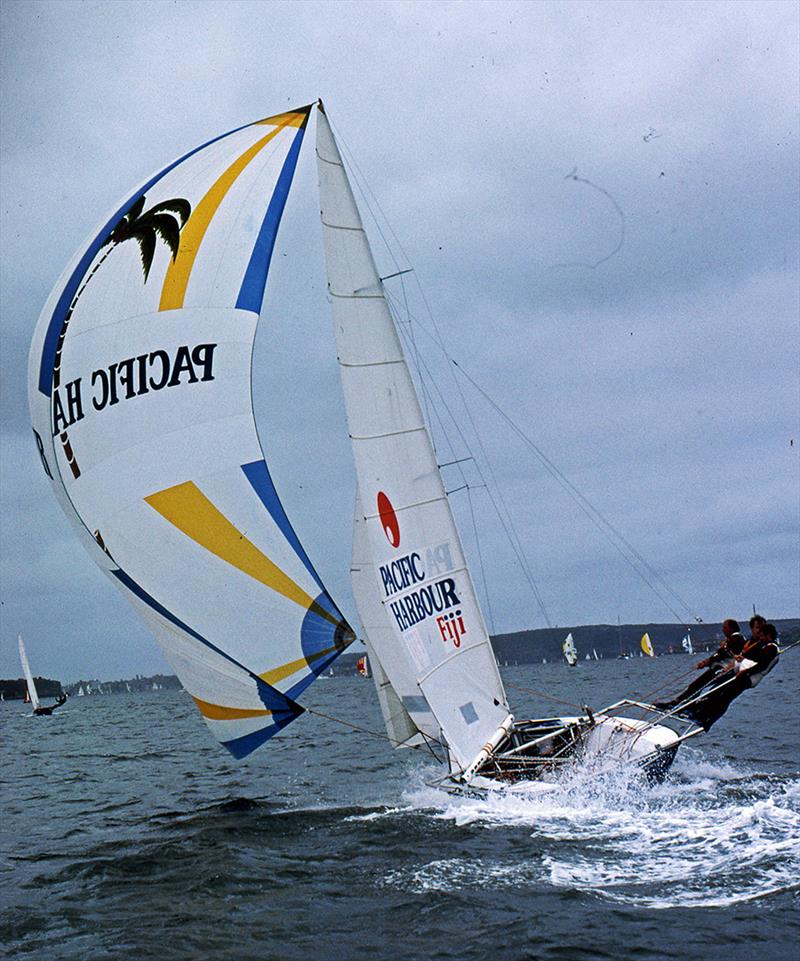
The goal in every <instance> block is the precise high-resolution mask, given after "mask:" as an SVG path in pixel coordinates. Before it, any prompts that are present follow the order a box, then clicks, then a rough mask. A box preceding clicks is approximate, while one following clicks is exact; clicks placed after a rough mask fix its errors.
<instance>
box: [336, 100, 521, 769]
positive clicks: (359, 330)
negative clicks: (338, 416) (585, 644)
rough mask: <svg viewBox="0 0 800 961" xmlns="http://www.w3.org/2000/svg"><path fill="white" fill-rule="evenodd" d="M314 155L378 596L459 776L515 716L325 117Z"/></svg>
mask: <svg viewBox="0 0 800 961" xmlns="http://www.w3.org/2000/svg"><path fill="white" fill-rule="evenodd" d="M317 157H318V169H319V179H320V206H321V213H322V224H323V239H324V245H325V259H326V263H327V268H328V289H329V293H330V299H331V304H332V312H333V321H334V329H335V332H336V342H337V348H338V356H339V363H340V371H341V376H342V387H343V391H344V399H345V407H346V411H347V421H348V426H349V430H350V436H351V442H352V447H353V455H354V458H355V464H356V474H357V477H358V485H359V490H360V494H361V498H362V504H363V509H364V516H365V520H366V524H367V528H368V532H369V541H370V545H371V549H372V556H373V561H374V564H375V567H376V572H377V575H378V576H377V577H376V578H375V590H376V591H378V592H379V597H381V600H382V601H383V603H384V608H385V610H386V614H387V619H389V621H390V623H391V624H392V629H393V631H394V633H395V637H396V639H397V641H398V642H400V643H402V644H403V646H404V647H405V650H406V652H407V654H408V656H409V658H410V660H411V662H412V664H413V665H414V673H415V677H416V680H417V683H418V685H419V688H420V690H421V691H422V694H423V695H424V697H425V700H426V701H427V703H428V704H429V705H430V707H431V709H432V711H433V713H434V715H435V716H436V720H437V721H438V723H439V726H440V727H441V729H442V732H443V734H444V736H445V739H446V741H447V744H448V746H449V748H450V751H451V755H452V758H453V760H454V763H455V764H456V765H458V766H459V767H461V768H462V769H463V768H466V767H467V766H468V765H469V764H470V763H471V762H472V760H473V759H474V758H475V757H476V756H477V754H478V752H479V751H480V750H481V748H482V747H483V745H484V744H485V743H486V742H487V740H488V739H489V738H490V737H491V736H492V735H493V734H494V733H495V732H496V731H497V729H498V728H499V727H500V725H501V724H502V723H503V722H504V721H505V720H506V718H507V717H508V713H509V712H508V705H507V702H506V697H505V692H504V690H503V685H502V681H501V680H500V674H499V671H498V669H497V662H496V661H495V658H494V654H493V652H492V648H491V644H490V643H489V638H488V635H487V632H486V628H485V626H484V623H483V617H482V615H481V612H480V609H479V606H478V602H477V598H476V596H475V591H474V588H473V585H472V581H471V578H470V575H469V572H468V570H467V566H466V562H465V559H464V554H463V550H462V547H461V543H460V539H459V536H458V532H457V530H456V527H455V524H454V522H453V517H452V513H451V511H450V506H449V504H448V502H447V496H446V494H445V491H444V487H443V485H442V481H441V477H440V476H439V469H438V465H437V463H436V457H435V455H434V452H433V447H432V445H431V442H430V438H429V436H428V433H427V429H426V427H425V423H424V420H423V417H422V411H421V409H420V405H419V401H418V399H417V395H416V391H415V389H414V385H413V382H412V379H411V376H410V374H409V371H408V368H407V366H406V362H405V359H404V357H403V351H402V348H401V345H400V340H399V337H398V334H397V330H396V329H395V326H394V322H393V320H392V317H391V314H390V312H389V309H388V306H387V304H386V301H385V299H384V296H383V288H382V284H381V281H380V278H379V276H378V273H377V270H376V268H375V264H374V261H373V258H372V253H371V251H370V248H369V244H368V241H367V238H366V234H365V233H364V230H363V226H362V223H361V218H360V216H359V213H358V209H357V206H356V203H355V200H354V198H353V194H352V191H351V189H350V184H349V182H348V179H347V175H346V173H345V170H344V166H343V164H342V160H341V156H340V154H339V150H338V148H337V146H336V143H335V140H334V138H333V134H332V132H331V129H330V126H329V124H328V122H327V118H326V117H325V115H324V113H323V112H322V111H318V114H317ZM393 565H394V566H393ZM392 575H393V576H392ZM377 653H378V657H379V659H380V660H381V661H382V663H383V665H384V669H385V670H386V671H387V673H389V676H390V679H391V680H392V682H393V683H394V678H393V677H392V675H391V668H390V666H389V665H388V664H387V663H386V662H385V660H384V657H383V653H382V651H381V650H378V652H377Z"/></svg>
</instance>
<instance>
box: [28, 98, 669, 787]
mask: <svg viewBox="0 0 800 961" xmlns="http://www.w3.org/2000/svg"><path fill="white" fill-rule="evenodd" d="M311 110H312V108H311V107H310V106H309V107H302V108H299V109H295V110H289V111H286V112H284V113H281V114H279V115H276V116H271V117H267V118H266V119H261V120H258V121H256V122H255V123H253V124H249V125H245V126H243V127H239V128H237V129H236V130H233V131H231V132H230V133H228V134H223V135H221V136H219V137H216V138H215V139H214V140H212V141H209V142H208V143H207V144H204V145H202V146H200V147H197V148H196V149H193V150H190V151H188V152H186V153H185V154H184V155H183V156H182V157H181V158H180V159H178V160H176V161H175V162H174V163H171V164H169V165H167V166H165V167H164V168H163V169H162V170H161V172H160V173H158V174H156V175H155V176H154V177H152V178H151V179H150V180H149V181H147V182H146V183H145V184H144V185H142V186H139V187H137V188H136V189H134V190H133V191H132V192H131V193H130V194H128V195H127V197H126V198H125V199H124V200H123V201H122V202H121V204H120V205H119V206H118V207H116V208H115V209H114V210H113V211H112V212H111V213H110V214H109V215H108V216H107V217H106V219H105V220H104V222H103V224H104V225H103V226H102V228H101V229H100V230H99V231H98V232H97V234H96V235H95V236H94V238H93V239H92V240H90V242H89V243H88V245H87V246H85V247H84V248H82V249H81V250H79V252H78V253H77V255H76V256H75V258H74V259H73V261H72V262H71V263H70V265H69V266H68V268H67V270H66V271H65V273H64V274H63V276H62V278H61V279H60V281H59V282H58V284H57V286H56V288H55V289H54V291H53V293H52V294H51V297H50V299H49V300H48V302H47V303H46V305H45V308H44V310H43V312H42V314H41V317H40V320H39V323H38V325H37V328H36V332H35V334H34V338H33V343H32V346H31V353H30V362H29V385H30V387H29V397H30V405H31V413H32V422H33V428H34V434H35V439H36V443H37V447H38V451H39V456H40V459H41V462H42V467H43V470H44V472H45V473H46V475H47V476H48V477H49V478H50V479H51V481H52V482H53V485H54V487H55V490H56V494H57V497H58V500H59V502H60V503H61V505H62V507H63V508H64V509H65V511H66V512H67V513H68V515H70V516H71V517H72V519H73V520H74V521H76V524H75V527H76V529H77V530H78V532H79V536H81V537H82V539H83V542H84V544H85V545H86V547H87V549H88V550H89V552H90V553H91V554H92V557H93V559H94V560H95V562H96V563H97V564H98V565H99V566H100V568H101V569H102V570H103V571H104V572H105V573H106V574H107V575H108V577H109V578H110V579H111V581H112V582H113V583H114V584H115V586H116V587H117V588H119V590H120V591H121V592H122V593H123V595H125V596H126V597H127V598H128V599H129V600H130V601H131V602H132V603H133V604H134V606H135V607H136V610H137V611H138V612H139V613H140V614H141V615H142V617H143V619H144V620H145V622H146V623H147V625H148V626H149V627H150V629H151V630H152V631H153V633H154V635H155V637H156V639H157V640H158V642H159V643H160V644H161V646H162V647H163V649H164V651H165V653H166V656H167V658H168V659H169V660H170V662H171V663H172V666H173V668H174V670H175V673H176V674H177V675H178V677H179V678H180V680H181V683H182V684H183V686H184V688H185V689H186V690H187V691H188V692H189V693H190V694H191V696H192V699H193V700H194V703H195V705H196V706H197V708H198V710H199V711H200V713H201V715H202V716H203V719H204V720H205V722H206V723H207V725H208V727H209V728H210V730H211V731H212V733H213V734H214V736H215V737H217V738H218V739H219V740H220V742H221V743H222V744H224V745H225V747H226V748H227V749H228V750H229V751H230V752H231V753H232V754H233V755H234V756H236V757H244V756H246V755H248V754H250V753H251V752H252V751H253V750H255V749H256V748H258V747H259V746H260V745H262V744H264V743H265V742H266V741H268V740H269V739H270V738H271V737H273V736H274V735H275V734H277V733H278V732H279V731H281V730H282V729H283V728H284V727H286V726H287V725H288V724H289V723H291V722H292V721H294V720H295V718H297V717H299V716H300V715H301V714H302V713H304V710H305V709H304V708H303V707H302V706H301V705H300V703H299V702H298V699H299V698H300V697H301V696H302V695H303V693H304V691H305V690H306V689H307V688H308V686H309V685H310V684H311V683H313V681H314V680H315V679H316V678H317V677H318V676H319V675H321V674H322V673H324V672H325V671H326V670H327V669H328V668H329V667H330V665H331V663H332V662H333V661H334V659H335V658H336V657H338V656H339V655H340V654H341V652H342V651H344V650H345V649H346V648H347V647H348V646H349V645H350V644H351V643H352V642H353V640H354V639H355V634H354V632H353V630H352V628H351V627H350V625H349V623H348V621H347V619H346V618H345V616H344V615H343V614H342V612H341V611H340V610H339V608H338V606H337V605H336V603H335V602H334V600H333V598H332V597H331V595H330V593H329V592H328V591H327V589H326V588H325V586H324V585H323V582H322V580H321V579H320V576H319V574H318V573H317V571H316V569H315V567H314V565H313V564H312V561H311V559H310V558H309V556H308V554H307V553H306V550H305V548H304V547H303V545H302V544H301V543H300V540H299V538H298V536H297V533H296V532H295V529H294V527H293V525H292V522H291V520H290V518H289V517H288V515H287V513H286V509H285V508H284V505H283V503H282V501H281V497H280V492H279V491H278V489H277V487H276V485H275V481H274V478H273V476H272V470H271V468H270V463H269V462H268V460H267V458H266V457H265V454H264V452H263V451H262V449H261V446H260V443H259V439H258V433H257V430H256V424H255V419H254V418H255V415H254V411H253V403H252V393H253V392H252V370H251V359H252V351H253V342H254V338H255V334H256V326H257V323H258V319H259V314H260V313H261V310H262V301H263V297H264V291H265V286H266V284H267V279H268V274H269V269H270V261H271V257H272V251H273V246H274V243H275V239H276V234H277V230H278V226H279V223H280V220H281V217H282V214H283V209H284V205H285V203H286V198H287V195H288V191H289V188H290V185H291V182H292V179H293V176H294V172H295V166H296V163H297V157H298V154H299V151H300V148H301V144H302V142H303V138H304V134H305V130H306V126H307V124H308V121H309V118H310V114H311ZM316 113H317V145H316V152H317V159H318V177H319V200H320V203H319V208H320V210H321V218H322V231H323V241H324V250H325V260H326V265H327V285H328V293H329V300H330V302H331V309H332V313H333V319H334V328H335V332H336V346H335V348H334V345H333V344H332V343H331V344H330V345H329V356H330V359H331V362H333V359H334V357H337V358H338V361H339V365H340V375H341V382H342V390H343V396H344V401H345V410H346V415H347V423H348V428H347V432H346V433H347V434H349V440H350V444H351V448H352V452H353V456H354V460H355V468H356V470H355V473H356V478H357V492H356V504H355V510H354V516H353V557H352V564H351V580H352V586H353V595H354V598H355V603H356V608H357V610H358V614H359V617H360V619H361V621H362V625H363V627H364V636H365V643H366V646H367V651H368V655H369V661H370V663H371V665H372V670H373V675H374V680H375V685H376V690H377V695H378V700H379V703H380V706H381V710H382V713H383V715H384V720H385V723H386V729H387V733H388V737H389V739H390V740H391V741H392V742H393V743H394V744H395V746H398V747H402V746H409V745H415V744H419V743H423V742H424V743H427V744H428V745H429V746H430V747H431V750H432V751H434V752H435V751H438V752H439V753H440V754H441V755H442V757H443V760H444V761H446V763H447V770H448V773H447V774H446V775H445V779H446V780H447V782H448V783H449V785H450V786H451V787H458V786H463V785H469V786H470V787H472V786H474V785H476V784H477V783H478V782H481V783H482V786H483V787H486V786H487V785H488V786H489V787H492V788H498V789H500V788H502V787H504V786H505V785H507V784H508V782H510V781H514V780H530V779H534V778H538V777H541V776H543V775H552V773H553V771H554V770H557V769H558V766H559V764H560V763H562V762H563V761H566V760H568V759H576V758H578V759H591V758H593V757H597V756H598V755H603V756H605V757H608V758H611V759H613V760H614V762H615V763H629V764H635V765H638V766H640V767H643V768H645V769H647V770H650V771H652V772H656V773H663V772H664V771H665V770H666V769H667V768H668V767H669V764H670V763H671V761H672V758H673V756H674V754H675V751H676V750H677V746H678V744H679V743H680V741H681V737H680V736H679V735H678V733H677V732H676V731H675V730H672V729H671V728H669V727H668V726H665V725H662V724H660V723H655V722H653V721H643V720H632V719H630V718H625V719H624V723H621V721H620V718H621V716H622V715H621V712H622V711H623V710H630V709H633V710H635V711H636V712H639V711H640V710H641V709H642V705H641V704H634V702H630V701H618V702H617V703H615V704H613V705H610V706H609V707H608V708H605V709H604V712H601V711H597V712H594V714H592V713H591V712H587V713H586V715H585V716H579V717H563V718H556V719H553V718H534V719H529V720H520V719H517V718H515V716H514V715H513V714H512V713H511V708H510V706H509V702H508V698H507V695H506V691H505V688H504V685H503V681H502V678H501V676H500V672H499V668H498V665H497V661H496V659H495V656H494V653H493V649H492V646H491V643H490V640H489V635H488V631H487V629H486V624H485V622H484V619H483V615H482V613H481V610H480V606H479V603H478V598H477V595H476V592H475V588H474V585H473V580H472V576H471V574H470V571H469V567H468V565H467V561H466V558H465V555H464V551H463V548H462V545H461V540H460V537H459V533H458V530H457V528H456V524H455V520H454V517H453V515H452V511H451V507H450V503H449V500H448V495H447V491H446V488H445V486H444V484H443V481H442V477H441V474H440V471H439V464H438V461H437V457H436V453H435V451H434V448H433V445H432V443H431V439H430V435H429V433H428V429H427V426H426V423H425V418H424V416H423V413H422V408H421V405H420V403H419V398H418V396H417V393H416V388H415V386H414V382H413V378H412V377H411V374H410V372H409V369H408V365H407V362H406V359H405V356H404V351H403V347H402V342H401V336H400V333H399V331H398V328H397V325H396V323H395V320H394V318H393V316H392V312H391V309H390V306H389V303H388V300H387V297H386V292H385V288H384V278H382V277H381V276H380V274H379V272H378V270H377V268H376V265H375V262H374V259H373V255H372V251H371V249H370V246H369V242H368V239H367V236H366V233H365V231H364V229H363V225H362V221H361V216H360V214H359V211H358V208H357V205H356V202H355V198H354V196H353V193H352V189H351V186H350V182H349V179H348V174H347V171H346V169H345V166H344V163H343V161H342V157H341V155H340V152H339V148H338V146H337V143H336V138H335V136H334V134H333V131H332V129H331V127H330V125H329V123H328V120H327V117H326V114H325V110H324V108H323V107H322V104H321V103H319V104H318V110H317V111H316ZM265 148H268V149H265ZM387 279H388V278H387ZM269 309H270V310H272V311H273V312H275V311H276V310H277V309H279V308H276V306H275V305H271V306H270V308H269ZM302 362H303V363H305V360H303V361H302ZM81 385H82V386H81ZM167 387H168V388H169V389H168V390H167V389H164V388H167ZM82 392H83V393H82ZM346 433H345V431H344V430H343V431H342V441H343V442H344V443H346V442H347V438H346ZM307 453H308V452H305V453H304V454H303V456H304V457H305V456H307ZM268 456H269V457H270V458H271V449H270V453H269V454H268ZM210 585H213V590H210V589H209V586H210ZM570 640H571V638H570ZM573 656H574V661H573V660H572V657H573ZM565 657H567V652H566V650H565ZM567 659H568V661H569V662H570V663H577V653H575V654H574V655H570V656H569V657H568V658H567ZM646 709H649V710H653V708H652V706H650V707H649V708H647V707H646Z"/></svg>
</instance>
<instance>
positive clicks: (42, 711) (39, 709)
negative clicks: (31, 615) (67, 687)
mask: <svg viewBox="0 0 800 961" xmlns="http://www.w3.org/2000/svg"><path fill="white" fill-rule="evenodd" d="M17 642H18V643H19V659H20V661H21V662H22V672H23V674H24V675H25V683H26V686H27V688H26V691H25V694H26V696H25V703H26V704H32V705H33V713H34V714H35V715H36V716H37V717H47V716H48V715H50V714H52V713H53V711H54V710H55V709H56V708H57V707H61V705H62V704H63V703H64V701H66V699H67V698H66V695H64V694H62V695H61V696H60V697H59V698H57V699H56V703H55V704H50V705H49V706H47V707H45V706H44V705H43V704H42V702H41V701H40V700H39V694H38V692H37V690H36V684H35V683H34V680H33V674H32V673H31V666H30V664H29V663H28V654H27V652H26V650H25V641H23V639H22V635H21V634H19V635H18V636H17Z"/></svg>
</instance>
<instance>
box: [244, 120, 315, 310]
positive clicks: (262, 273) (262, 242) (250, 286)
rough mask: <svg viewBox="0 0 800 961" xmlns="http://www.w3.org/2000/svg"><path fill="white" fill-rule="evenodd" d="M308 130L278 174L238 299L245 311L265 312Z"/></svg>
mask: <svg viewBox="0 0 800 961" xmlns="http://www.w3.org/2000/svg"><path fill="white" fill-rule="evenodd" d="M304 133H305V122H304V123H303V124H302V126H300V127H299V128H298V130H297V134H296V135H295V138H294V140H293V141H292V146H291V147H290V148H289V153H288V155H287V157H286V160H285V161H284V163H283V170H281V174H280V177H278V182H277V184H276V185H275V190H274V191H273V193H272V198H271V200H270V202H269V206H268V207H267V212H266V214H265V216H264V222H263V223H262V224H261V230H260V231H259V232H258V238H257V239H256V243H255V246H254V247H253V252H252V254H251V255H250V263H249V264H248V265H247V270H246V271H245V274H244V280H243V281H242V288H241V290H240V291H239V296H238V298H237V300H236V306H237V307H240V308H241V309H242V310H252V311H253V312H254V313H256V314H259V313H261V304H262V302H263V300H264V290H265V289H266V286H267V274H268V273H269V265H270V262H271V260H272V251H273V249H274V247H275V238H276V236H277V234H278V226H279V225H280V222H281V216H282V215H283V209H284V207H285V206H286V198H287V197H288V196H289V187H291V185H292V177H294V171H295V167H296V166H297V157H298V155H299V153H300V146H301V144H302V143H303V134H304Z"/></svg>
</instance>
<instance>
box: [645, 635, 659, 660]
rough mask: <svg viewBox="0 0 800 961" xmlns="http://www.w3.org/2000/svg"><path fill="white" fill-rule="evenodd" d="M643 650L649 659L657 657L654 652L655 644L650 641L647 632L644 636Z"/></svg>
mask: <svg viewBox="0 0 800 961" xmlns="http://www.w3.org/2000/svg"><path fill="white" fill-rule="evenodd" d="M642 650H643V651H644V653H645V654H646V655H647V656H648V657H655V656H656V652H655V651H654V650H653V644H652V642H651V640H650V635H649V634H648V633H647V632H645V633H644V634H642Z"/></svg>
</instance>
